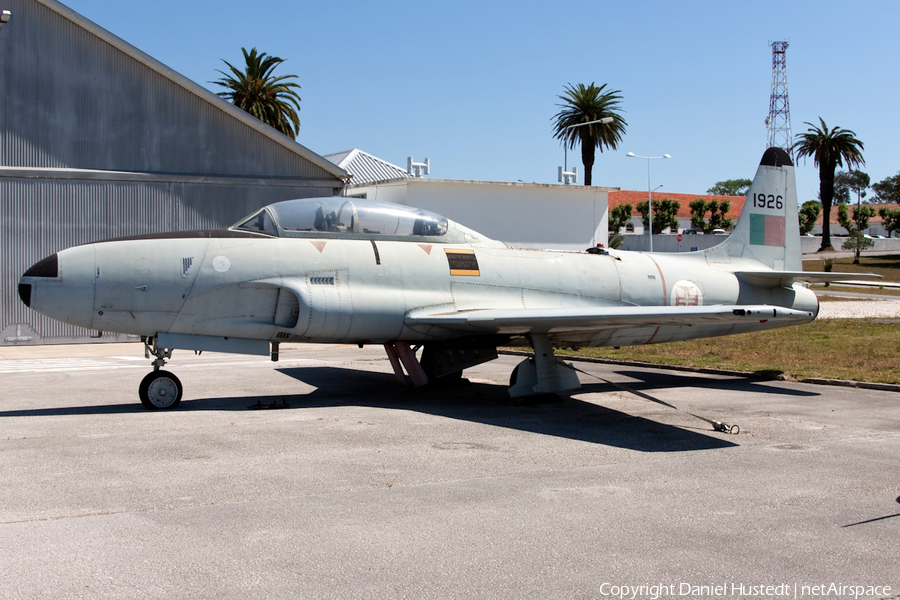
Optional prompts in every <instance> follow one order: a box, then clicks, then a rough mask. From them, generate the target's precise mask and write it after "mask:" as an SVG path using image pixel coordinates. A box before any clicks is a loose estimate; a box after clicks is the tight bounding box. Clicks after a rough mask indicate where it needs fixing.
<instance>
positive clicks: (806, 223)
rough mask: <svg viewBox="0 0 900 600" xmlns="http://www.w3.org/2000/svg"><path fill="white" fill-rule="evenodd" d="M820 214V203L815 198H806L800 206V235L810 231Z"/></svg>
mask: <svg viewBox="0 0 900 600" xmlns="http://www.w3.org/2000/svg"><path fill="white" fill-rule="evenodd" d="M820 214H822V204H821V203H819V202H817V201H815V200H807V201H806V202H804V203H803V206H801V207H800V214H799V218H800V235H806V234H807V233H810V232H811V231H812V230H813V229H814V228H815V226H816V221H817V220H818V218H819V215H820Z"/></svg>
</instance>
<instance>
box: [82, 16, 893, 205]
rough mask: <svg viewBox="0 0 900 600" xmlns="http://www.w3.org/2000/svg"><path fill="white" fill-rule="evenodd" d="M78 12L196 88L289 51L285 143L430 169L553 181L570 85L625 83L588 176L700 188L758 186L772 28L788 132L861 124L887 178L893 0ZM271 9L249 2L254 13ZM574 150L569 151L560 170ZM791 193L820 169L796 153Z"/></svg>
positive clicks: (876, 173) (860, 133)
mask: <svg viewBox="0 0 900 600" xmlns="http://www.w3.org/2000/svg"><path fill="white" fill-rule="evenodd" d="M64 3H65V4H67V5H68V6H70V7H71V8H73V9H74V10H76V11H78V12H79V13H81V14H82V15H84V16H85V17H87V18H88V19H90V20H92V21H94V22H95V23H97V24H99V25H100V26H102V27H104V28H106V29H108V30H109V31H111V32H112V33H114V34H115V35H118V36H119V37H121V38H123V39H124V40H126V41H127V42H129V43H131V44H133V45H134V46H136V47H138V48H140V49H141V50H143V51H144V52H146V53H148V54H150V55H151V56H153V57H154V58H156V59H158V60H160V61H161V62H163V63H165V64H166V65H168V66H169V67H171V68H173V69H175V70H176V71H178V72H180V73H182V74H183V75H185V76H187V77H189V78H190V79H193V80H194V81H196V82H198V83H201V84H203V85H206V87H208V88H209V89H211V90H216V89H217V88H216V86H213V85H211V84H209V83H208V82H209V81H211V80H214V79H216V78H217V77H218V76H219V75H218V73H216V69H220V68H224V64H223V63H222V62H221V61H222V59H225V60H228V61H229V62H232V64H239V63H240V62H241V61H242V56H241V51H240V49H241V47H242V46H243V47H246V48H248V49H249V48H251V47H254V46H255V47H256V48H258V49H259V50H260V51H264V52H267V53H269V54H272V55H276V56H280V57H281V58H284V59H286V63H285V64H284V65H283V66H282V67H281V69H280V70H279V71H277V72H281V73H284V74H288V73H289V74H296V75H297V76H298V80H297V81H298V83H300V85H301V86H302V89H301V91H300V94H301V97H302V98H303V100H302V103H301V106H302V109H301V112H300V120H301V129H300V135H299V136H298V138H297V141H299V142H300V143H302V144H303V145H305V146H306V147H308V148H310V149H311V150H313V151H315V152H317V153H319V154H328V153H331V152H338V151H341V150H347V149H350V148H354V147H358V148H361V149H363V150H365V151H367V152H369V153H372V154H374V155H376V156H379V157H381V158H383V159H385V160H388V161H390V162H393V163H395V164H398V165H401V166H405V164H406V157H407V156H409V155H412V156H413V157H414V158H415V159H416V160H417V161H420V160H422V159H423V158H424V157H426V156H427V157H429V158H430V159H431V164H432V177H436V178H447V179H475V180H488V181H517V180H523V181H536V182H539V183H555V182H556V177H557V167H558V166H560V165H562V163H563V148H562V146H561V145H560V143H559V141H558V140H555V139H554V138H553V137H552V128H551V119H552V117H553V115H554V114H555V113H556V112H557V110H558V108H557V106H556V104H557V103H558V102H559V100H558V98H557V96H558V95H559V94H561V93H562V92H563V88H564V86H565V85H566V84H567V83H585V84H588V83H591V82H596V83H597V84H598V85H600V84H603V83H606V84H608V87H609V88H610V89H615V90H620V91H621V94H622V96H623V102H622V107H623V109H624V114H623V116H624V118H625V120H626V121H627V122H628V127H627V131H626V135H625V138H624V140H623V142H622V144H621V145H620V146H619V148H618V149H617V150H608V151H606V152H604V153H603V154H598V156H597V160H596V164H595V166H594V184H595V185H610V186H617V187H621V188H623V189H637V190H641V189H646V187H647V163H646V161H643V160H635V159H629V158H626V157H625V154H626V153H627V152H634V153H635V154H638V155H661V154H664V153H668V154H671V155H672V160H667V161H654V162H653V165H652V179H653V186H654V187H655V186H657V185H659V184H663V185H664V187H663V189H662V190H661V192H660V193H661V194H662V193H663V192H665V191H666V190H669V191H672V192H679V193H703V192H705V190H706V189H707V188H709V187H710V186H712V185H713V184H714V183H715V182H716V181H719V180H723V179H733V178H742V177H746V178H752V177H753V174H754V173H755V170H756V165H758V163H759V159H760V157H761V155H762V152H763V151H764V149H765V145H766V128H765V124H764V119H765V118H766V116H767V114H768V106H769V93H770V87H771V77H772V53H771V46H770V42H771V41H775V40H783V39H786V40H788V41H789V42H790V48H789V49H788V51H787V77H788V91H789V95H790V109H791V121H792V128H793V132H794V134H797V133H800V132H803V131H805V130H806V129H807V126H806V125H804V121H810V122H815V123H818V118H819V117H820V116H821V117H822V118H824V119H825V122H826V123H827V124H828V125H829V126H830V127H831V126H835V125H837V126H840V127H844V128H846V129H851V130H853V131H854V132H856V134H857V137H859V138H860V139H861V140H862V141H863V142H864V143H865V153H864V156H865V158H866V166H865V167H864V168H863V170H865V171H866V172H867V173H869V175H870V176H871V177H872V181H873V182H875V181H880V180H881V179H884V178H885V177H888V176H891V175H894V174H895V173H897V172H898V171H900V153H898V151H897V144H898V134H900V112H898V98H900V93H898V92H900V89H898V88H900V78H898V77H897V73H896V69H897V65H898V64H900V42H898V39H900V38H898V36H897V33H896V28H897V23H900V3H897V2H893V1H874V2H865V3H858V4H857V5H854V6H851V5H849V4H847V3H838V2H833V1H832V2H823V1H822V0H819V1H818V2H806V1H796V2H794V1H790V2H785V1H784V0H778V1H769V0H757V1H756V2H740V3H738V2H722V1H721V0H720V1H717V2H705V1H695V2H691V3H687V2H672V1H668V2H659V1H646V2H615V3H613V2H598V1H594V2H580V1H575V2H569V3H566V4H559V3H551V2H533V1H528V0H518V1H515V2H512V1H506V0H497V1H494V0H482V1H479V2H474V1H470V0H457V1H456V2H452V3H451V2H408V1H405V2H378V1H375V0H369V1H366V2H359V1H356V0H345V1H344V2H322V1H318V2H309V1H299V2H298V1H296V0H270V1H269V2H267V3H249V2H246V1H245V0H244V1H242V2H237V1H233V0H215V1H212V0H193V1H185V0H177V1H176V0H153V1H150V0H128V1H127V2H123V1H122V0H114V1H113V0H67V1H65V2H64ZM263 6H264V7H265V10H263V9H262V8H261V7H263ZM579 162H580V157H579V151H578V149H577V148H576V150H575V151H574V152H570V153H569V164H570V165H572V164H573V163H574V164H578V163H579ZM797 182H798V195H799V199H800V201H801V202H802V201H805V200H809V199H815V198H816V196H817V193H818V173H817V170H816V168H815V166H814V165H813V163H812V161H811V160H807V161H806V162H805V163H804V161H803V160H800V161H799V164H798V169H797Z"/></svg>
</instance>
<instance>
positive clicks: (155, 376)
mask: <svg viewBox="0 0 900 600" xmlns="http://www.w3.org/2000/svg"><path fill="white" fill-rule="evenodd" d="M151 354H152V355H153V356H155V357H156V360H154V361H153V372H152V373H148V374H147V376H146V377H144V379H143V380H142V381H141V385H140V386H139V387H138V395H139V396H140V398H141V404H143V405H144V406H145V407H147V408H149V409H151V410H166V409H170V408H175V407H176V406H178V404H179V403H180V402H181V395H182V393H183V392H184V388H183V387H182V385H181V381H179V380H178V378H177V377H175V375H173V374H172V373H169V372H168V371H163V370H162V369H161V368H160V367H163V366H165V364H166V359H169V358H172V350H170V349H167V348H160V347H159V346H158V345H157V342H156V338H155V337H151V338H147V339H145V340H144V356H145V357H146V358H150V355H151Z"/></svg>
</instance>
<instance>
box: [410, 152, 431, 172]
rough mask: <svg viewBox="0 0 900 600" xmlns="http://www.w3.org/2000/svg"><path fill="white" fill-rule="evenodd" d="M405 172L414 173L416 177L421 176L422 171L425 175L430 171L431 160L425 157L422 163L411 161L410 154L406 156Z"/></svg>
mask: <svg viewBox="0 0 900 600" xmlns="http://www.w3.org/2000/svg"><path fill="white" fill-rule="evenodd" d="M406 172H407V173H409V174H410V175H415V176H416V177H421V176H422V174H423V172H424V174H425V175H428V174H430V173H431V161H429V160H428V159H427V158H426V159H425V162H423V163H417V162H413V157H412V156H407V157H406Z"/></svg>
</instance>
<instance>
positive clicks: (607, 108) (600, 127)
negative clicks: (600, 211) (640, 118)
mask: <svg viewBox="0 0 900 600" xmlns="http://www.w3.org/2000/svg"><path fill="white" fill-rule="evenodd" d="M605 88H606V84H605V83H604V84H603V85H601V86H600V87H597V86H596V85H594V84H593V83H591V85H589V86H585V85H584V84H583V83H579V84H578V85H574V86H573V85H572V84H571V83H570V84H568V85H567V86H566V90H565V92H564V94H563V95H562V96H558V98H559V99H560V100H562V101H563V103H562V104H557V106H559V107H560V108H561V110H560V111H559V112H558V113H556V115H555V116H554V117H553V118H554V119H556V122H555V123H554V125H553V137H555V138H557V139H559V140H562V143H563V145H566V146H568V147H569V148H570V149H574V148H575V143H576V142H578V143H580V144H581V162H582V164H584V185H591V171H592V170H593V167H594V151H595V149H597V148H599V149H600V152H603V148H604V146H605V147H606V148H612V149H613V150H615V149H616V147H617V146H618V144H619V142H621V141H622V136H623V135H624V134H625V126H626V125H628V123H626V122H625V119H623V118H622V116H621V115H620V114H619V112H618V111H619V110H621V108H620V106H619V102H620V101H621V100H622V96H620V94H621V92H620V91H619V90H614V91H608V92H607V91H604V90H605ZM606 117H612V119H613V120H612V122H610V123H594V124H592V125H583V126H580V127H573V125H580V124H582V123H590V122H591V121H599V120H600V119H604V118H606Z"/></svg>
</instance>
